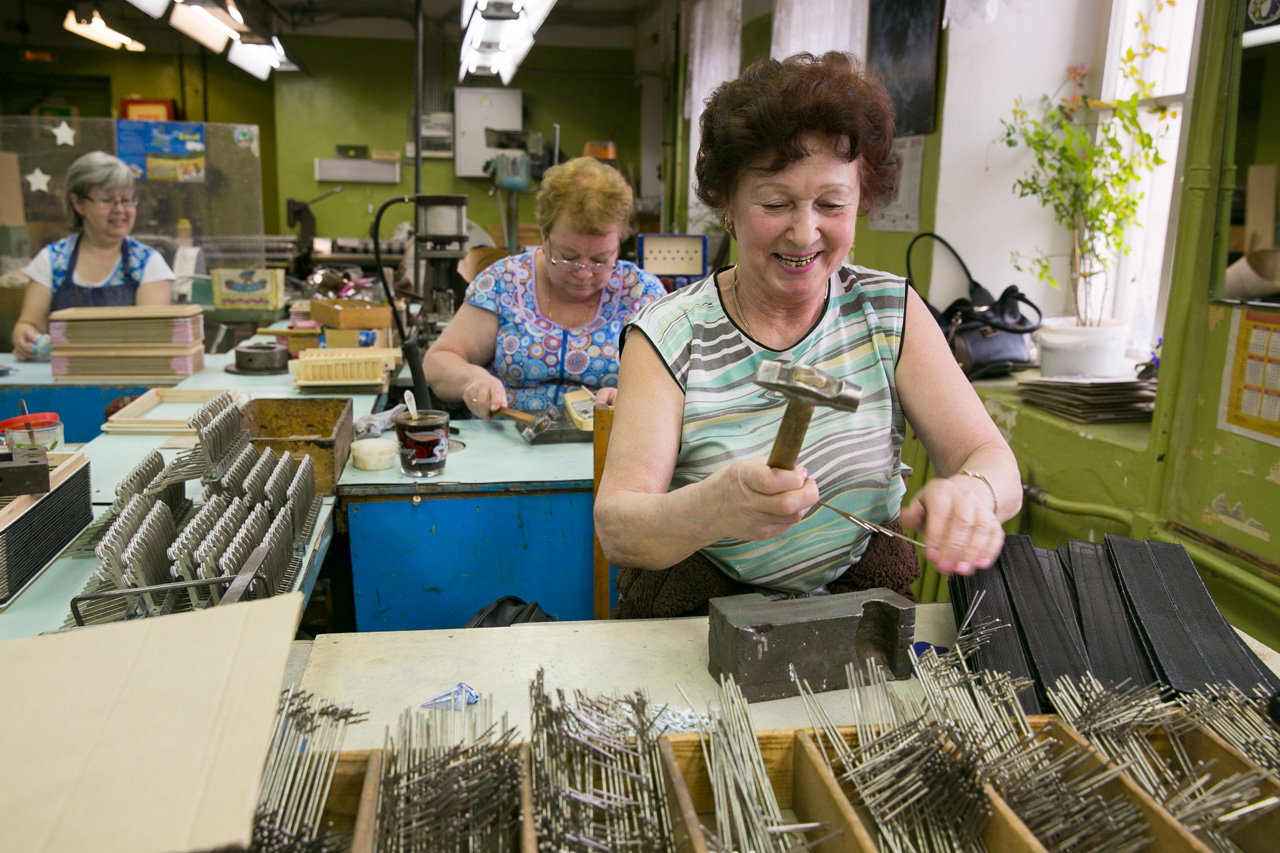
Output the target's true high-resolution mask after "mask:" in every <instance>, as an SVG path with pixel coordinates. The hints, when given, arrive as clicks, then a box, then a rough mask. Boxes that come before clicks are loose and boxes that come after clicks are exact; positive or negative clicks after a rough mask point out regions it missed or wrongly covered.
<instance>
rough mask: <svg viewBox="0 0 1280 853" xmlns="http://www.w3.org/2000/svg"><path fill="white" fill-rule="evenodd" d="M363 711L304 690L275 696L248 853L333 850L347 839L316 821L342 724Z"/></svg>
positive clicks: (330, 781)
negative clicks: (273, 721) (272, 726)
mask: <svg viewBox="0 0 1280 853" xmlns="http://www.w3.org/2000/svg"><path fill="white" fill-rule="evenodd" d="M365 716H366V715H365V714H363V713H361V714H357V713H356V712H355V711H354V710H353V709H351V708H343V707H339V706H337V705H334V704H332V703H330V702H326V701H325V700H323V699H321V698H319V697H317V696H314V695H312V694H310V693H308V692H306V691H305V690H298V689H296V688H294V687H292V686H291V687H289V688H286V689H285V691H284V692H283V693H282V694H281V696H280V707H279V710H278V711H277V713H276V726H275V731H274V732H272V735H271V747H270V749H269V751H268V752H267V765H266V769H265V770H264V771H263V774H262V790H261V793H260V794H259V796H258V810H257V814H256V815H255V818H254V826H253V842H252V846H251V848H250V849H251V850H252V851H254V853H336V851H339V850H342V849H345V848H347V847H349V846H350V840H349V839H345V838H343V837H341V836H339V835H337V834H335V833H333V832H332V831H331V829H330V827H329V825H328V824H325V823H323V822H322V820H321V816H322V813H323V810H324V804H325V800H326V799H328V796H329V788H330V786H331V785H332V784H333V774H334V771H335V770H336V769H337V766H338V753H340V752H341V751H342V741H343V738H344V736H345V735H346V730H347V726H348V725H351V724H352V723H359V722H362V721H363V720H364V718H365Z"/></svg>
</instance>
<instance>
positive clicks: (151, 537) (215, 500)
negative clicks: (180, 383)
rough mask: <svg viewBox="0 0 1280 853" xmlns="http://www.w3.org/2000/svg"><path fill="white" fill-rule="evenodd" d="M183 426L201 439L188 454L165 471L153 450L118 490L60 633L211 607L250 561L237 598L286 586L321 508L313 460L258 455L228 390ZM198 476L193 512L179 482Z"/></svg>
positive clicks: (267, 451)
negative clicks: (92, 564) (87, 576)
mask: <svg viewBox="0 0 1280 853" xmlns="http://www.w3.org/2000/svg"><path fill="white" fill-rule="evenodd" d="M189 423H191V425H192V426H193V427H194V428H196V430H197V433H198V435H199V441H198V442H197V445H196V447H195V449H194V450H193V451H192V452H190V453H188V454H185V455H184V456H181V457H179V458H178V459H177V460H175V461H174V462H172V463H170V464H169V465H165V464H164V462H163V459H162V458H161V457H160V455H159V454H158V453H156V452H155V451H152V453H151V454H149V455H148V456H147V457H146V458H145V459H143V460H142V461H141V462H140V463H139V464H138V465H137V466H136V467H135V468H134V469H133V470H132V471H131V472H130V473H129V474H128V475H126V476H125V478H124V479H123V480H122V481H121V483H120V484H119V486H118V487H117V500H116V504H115V505H113V511H114V513H115V515H114V518H113V520H112V523H111V525H110V526H109V527H108V528H107V530H106V532H105V533H104V534H103V536H102V538H101V540H100V541H99V542H98V543H97V547H96V549H95V553H97V555H98V557H99V559H100V560H101V563H100V564H99V567H98V570H97V571H96V572H95V573H94V576H93V578H92V579H91V580H90V582H89V584H88V585H87V586H86V588H85V591H84V592H83V593H82V594H81V595H79V596H77V597H76V598H75V599H73V600H72V614H71V616H70V617H69V618H68V620H67V622H66V623H65V625H64V627H71V626H72V625H75V624H100V623H103V622H113V621H118V620H121V619H131V618H137V617H143V616H157V615H163V614H165V613H174V612H181V611H186V610H191V609H198V608H202V607H209V606H213V605H216V604H218V603H219V602H220V601H221V600H222V597H223V595H224V594H225V592H226V591H227V590H228V589H230V588H231V585H232V583H233V581H234V580H235V578H236V576H237V575H238V574H239V573H240V572H241V571H242V570H243V569H245V567H246V566H247V565H248V563H249V561H250V558H251V556H254V557H255V560H256V563H255V566H254V578H255V579H254V582H253V583H251V584H250V586H249V587H248V589H247V590H246V591H245V592H244V593H243V594H242V595H241V594H239V593H237V594H236V597H237V598H255V597H261V596H264V595H275V594H278V593H281V592H287V591H288V590H290V589H291V588H292V587H293V584H294V582H295V581H296V579H297V576H298V572H299V571H300V570H301V567H302V563H303V560H304V558H305V553H304V552H305V549H306V544H307V541H308V539H309V538H310V534H311V530H312V529H313V527H314V525H315V521H316V517H317V516H318V514H319V510H320V507H321V504H322V498H321V497H320V496H318V495H317V494H316V488H315V465H314V463H313V462H312V461H311V457H310V456H304V457H303V458H302V461H301V462H297V461H295V460H294V458H293V456H292V455H290V454H288V453H285V454H283V455H281V456H280V457H277V456H276V455H275V453H274V452H273V451H272V450H271V449H270V448H264V449H263V450H262V451H261V452H258V451H255V450H254V449H253V448H252V447H251V446H250V444H249V439H248V434H247V433H246V432H245V431H244V430H242V429H240V415H239V410H238V409H237V408H236V407H235V405H234V403H233V401H232V400H231V398H230V396H229V395H227V394H219V395H218V396H217V397H215V398H213V399H212V400H210V401H209V402H208V403H206V404H205V405H204V406H202V407H201V408H200V410H199V411H198V412H197V413H196V414H195V415H193V416H192V418H191V419H190V421H189ZM196 476H198V477H199V478H200V479H201V480H202V481H203V483H204V486H205V493H204V501H203V504H202V505H201V506H200V507H199V509H198V510H197V511H195V512H194V513H192V512H190V511H189V510H190V504H189V503H188V502H187V501H186V499H185V483H186V480H187V479H193V478H194V477H196ZM160 507H164V508H165V509H163V510H161V509H159V508H160ZM188 516H189V518H188ZM184 519H186V520H185V523H184ZM77 617H79V618H78V619H77Z"/></svg>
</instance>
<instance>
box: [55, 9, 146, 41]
mask: <svg viewBox="0 0 1280 853" xmlns="http://www.w3.org/2000/svg"><path fill="white" fill-rule="evenodd" d="M62 28H63V29H64V30H67V31H68V32H72V33H75V34H76V35H78V36H84V37H85V38H87V39H89V40H90V41H96V42H97V43H98V44H100V45H103V46H105V47H109V48H111V49H112V50H119V49H120V48H121V47H124V48H127V49H129V50H132V51H143V50H146V49H147V47H146V45H144V44H143V43H142V42H140V41H137V40H135V39H131V38H129V37H128V36H127V35H125V34H124V33H121V32H116V31H115V30H113V29H111V28H110V27H108V26H107V23H106V21H104V20H102V16H101V15H99V14H98V12H97V10H96V9H95V10H94V12H93V17H91V18H90V19H89V20H88V21H81V20H79V19H77V18H76V13H75V12H73V11H71V10H70V9H68V10H67V17H66V18H64V19H63V20H62Z"/></svg>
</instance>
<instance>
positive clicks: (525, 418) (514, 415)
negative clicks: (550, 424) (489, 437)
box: [494, 406, 538, 424]
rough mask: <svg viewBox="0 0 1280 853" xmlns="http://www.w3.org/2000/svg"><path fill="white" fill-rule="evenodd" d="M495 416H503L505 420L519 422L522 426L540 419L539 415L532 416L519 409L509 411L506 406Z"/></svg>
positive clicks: (496, 412)
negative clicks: (509, 419)
mask: <svg viewBox="0 0 1280 853" xmlns="http://www.w3.org/2000/svg"><path fill="white" fill-rule="evenodd" d="M494 414H495V415H502V416H503V417H504V418H511V420H513V421H519V422H520V423H522V424H531V423H533V422H534V421H536V420H537V419H538V416H537V415H531V414H529V413H528V412H522V411H519V410H518V409H508V408H507V407H506V406H503V407H501V408H500V409H498V410H497V411H495V412H494Z"/></svg>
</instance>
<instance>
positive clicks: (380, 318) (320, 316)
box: [311, 299, 391, 329]
mask: <svg viewBox="0 0 1280 853" xmlns="http://www.w3.org/2000/svg"><path fill="white" fill-rule="evenodd" d="M311 319H312V320H319V321H320V323H321V324H322V325H324V326H326V327H328V328H330V329H385V328H387V327H388V326H390V325H391V306H390V305H378V304H375V303H373V302H368V301H366V300H363V299H312V300H311Z"/></svg>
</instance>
